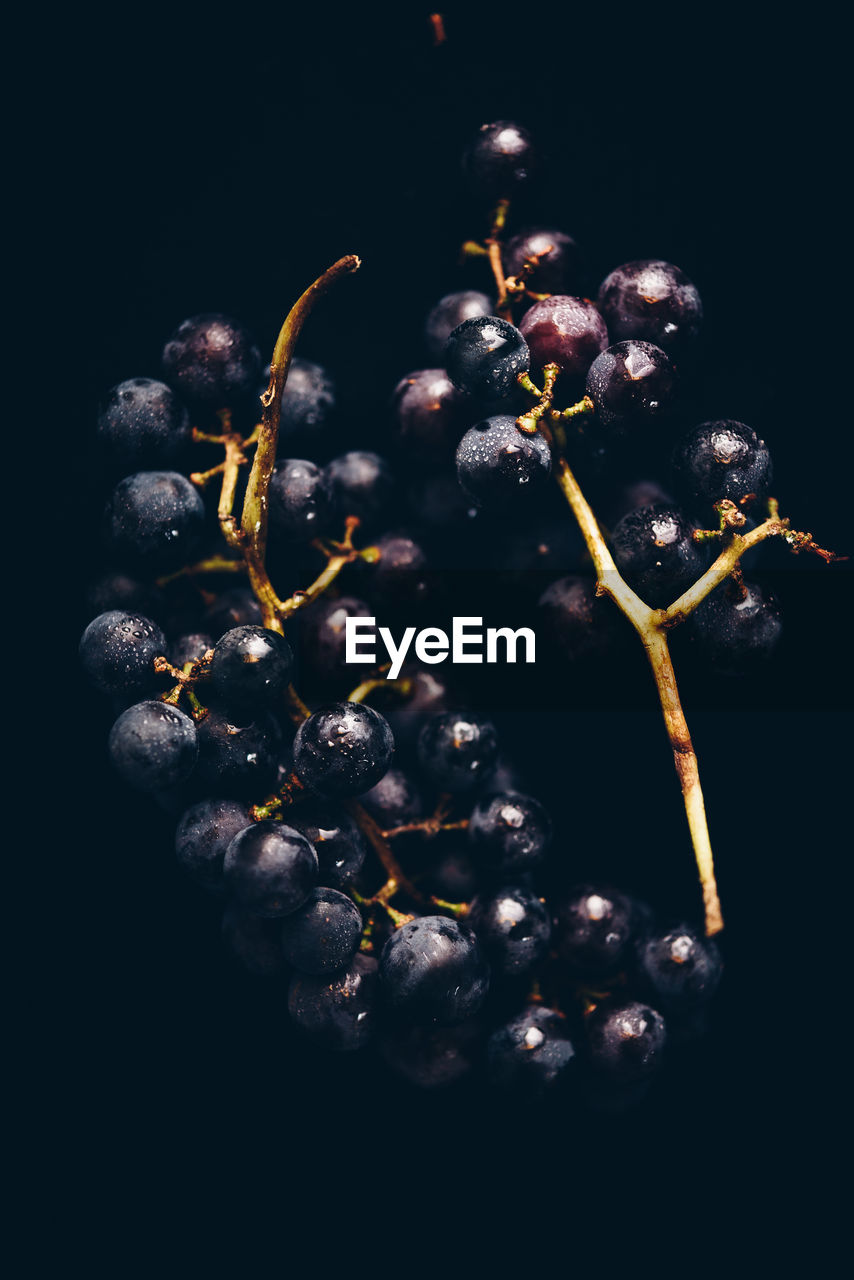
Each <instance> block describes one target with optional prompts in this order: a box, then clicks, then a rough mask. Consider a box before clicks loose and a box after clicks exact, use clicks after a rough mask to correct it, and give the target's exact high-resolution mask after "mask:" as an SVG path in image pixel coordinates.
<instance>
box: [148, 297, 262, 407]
mask: <svg viewBox="0 0 854 1280" xmlns="http://www.w3.org/2000/svg"><path fill="white" fill-rule="evenodd" d="M163 369H164V371H165V374H166V381H167V382H168V383H169V384H170V386H172V387H174V388H175V389H176V391H178V392H179V394H180V395H181V396H182V397H183V398H184V399H185V400H186V401H187V402H188V404H193V405H201V406H204V407H206V408H209V409H228V408H233V407H234V406H235V405H239V404H240V403H241V401H244V400H245V399H246V398H247V397H248V396H250V395H251V393H252V392H253V391H254V390H255V389H256V384H257V382H258V379H259V375H260V372H261V356H260V353H259V351H258V348H257V347H256V346H255V344H254V343H253V341H252V339H251V337H250V336H249V334H248V333H247V332H246V330H245V329H243V328H242V327H241V326H240V325H239V324H238V323H237V322H236V321H235V320H231V319H229V317H228V316H223V315H218V314H209V315H201V316H191V317H190V319H189V320H184V321H183V323H182V324H180V325H179V326H178V328H177V329H176V330H175V332H174V333H173V334H172V337H171V338H170V339H169V341H168V342H167V343H166V346H165V347H164V348H163Z"/></svg>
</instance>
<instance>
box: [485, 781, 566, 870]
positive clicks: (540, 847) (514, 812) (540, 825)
mask: <svg viewBox="0 0 854 1280" xmlns="http://www.w3.org/2000/svg"><path fill="white" fill-rule="evenodd" d="M468 837H469V842H470V844H471V847H472V851H473V853H474V856H475V859H476V861H477V862H478V864H479V865H480V866H481V867H482V868H483V869H484V871H488V872H489V873H490V874H493V875H500V876H508V875H517V874H520V873H521V874H524V873H526V872H528V871H532V870H533V868H534V867H537V866H539V865H540V863H541V862H542V861H543V858H544V857H545V855H546V850H547V849H548V847H549V843H550V841H551V838H552V823H551V818H550V817H549V815H548V814H547V813H546V811H545V809H544V808H543V806H542V805H541V804H540V802H539V800H535V799H534V798H533V796H525V795H520V794H519V792H515V791H506V792H502V793H501V794H499V795H491V796H487V797H486V798H485V799H483V800H479V801H478V802H477V804H476V805H475V807H474V808H473V809H472V812H471V816H470V818H469V825H468Z"/></svg>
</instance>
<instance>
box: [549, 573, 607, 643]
mask: <svg viewBox="0 0 854 1280" xmlns="http://www.w3.org/2000/svg"><path fill="white" fill-rule="evenodd" d="M537 609H538V611H539V614H540V617H541V619H542V623H543V626H542V631H543V636H544V638H545V639H547V640H548V641H550V642H551V643H552V644H553V646H554V647H555V649H557V650H558V652H559V653H560V655H561V657H563V658H566V659H567V661H569V662H579V661H582V660H584V659H585V658H590V657H593V656H594V655H596V656H600V657H601V656H605V655H606V654H608V653H610V652H612V651H613V649H614V648H615V647H616V645H617V644H618V642H619V639H620V636H621V635H622V633H623V628H622V627H621V624H620V616H619V613H618V612H617V610H616V608H615V607H614V605H613V603H612V602H611V601H610V600H608V599H607V598H606V597H603V596H597V595H596V581H595V579H594V578H580V577H577V576H572V575H571V576H570V577H567V578H559V579H558V581H557V582H553V583H552V584H551V586H550V587H547V588H546V590H545V591H544V592H543V594H542V595H541V596H540V599H539V601H538V604H537Z"/></svg>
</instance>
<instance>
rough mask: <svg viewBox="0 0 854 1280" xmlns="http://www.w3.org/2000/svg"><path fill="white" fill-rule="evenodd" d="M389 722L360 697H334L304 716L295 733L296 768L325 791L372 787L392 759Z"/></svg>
mask: <svg viewBox="0 0 854 1280" xmlns="http://www.w3.org/2000/svg"><path fill="white" fill-rule="evenodd" d="M393 754H394V738H393V737H392V732H391V729H390V728H389V727H388V722H387V721H386V720H385V719H384V717H383V716H381V715H380V714H379V712H378V711H374V709H373V707H366V706H365V705H364V704H363V703H361V702H332V703H329V704H327V705H326V706H325V707H319V708H318V709H317V711H315V712H313V713H312V715H310V716H309V717H308V719H307V720H304V721H303V722H302V724H301V725H300V727H299V728H298V729H297V732H296V737H295V738H294V770H295V772H296V774H297V777H298V778H299V779H300V781H301V782H302V783H303V784H304V785H305V786H307V787H311V788H312V789H313V790H314V791H317V792H319V793H320V794H321V795H324V796H329V797H332V798H337V797H339V796H356V795H360V794H361V793H362V792H363V791H367V790H369V788H370V787H372V786H373V785H374V784H375V783H377V782H379V780H380V778H381V777H382V776H383V774H384V773H385V772H386V770H387V769H388V767H389V765H390V764H391V758H392V756H393Z"/></svg>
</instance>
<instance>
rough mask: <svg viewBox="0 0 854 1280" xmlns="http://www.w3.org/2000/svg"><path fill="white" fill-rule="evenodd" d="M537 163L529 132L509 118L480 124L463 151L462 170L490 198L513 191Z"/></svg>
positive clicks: (469, 180)
mask: <svg viewBox="0 0 854 1280" xmlns="http://www.w3.org/2000/svg"><path fill="white" fill-rule="evenodd" d="M537 165H538V156H537V153H536V150H535V148H534V144H533V141H532V139H531V135H530V134H529V133H528V130H527V129H524V128H523V127H522V125H520V124H516V123H515V122H514V121H512V120H495V121H493V122H492V123H491V124H482V125H481V126H480V128H479V129H478V131H477V133H476V134H475V136H474V138H473V139H472V140H471V142H470V143H469V145H468V146H467V147H466V150H465V152H464V154H463V173H464V174H465V177H466V179H467V181H468V183H469V185H470V186H471V187H472V188H473V189H474V190H475V191H477V192H478V193H480V194H482V195H485V196H489V197H490V198H493V199H495V198H496V197H500V196H511V195H513V193H514V192H515V191H518V189H519V188H520V187H521V186H523V185H524V184H525V183H526V182H528V181H529V179H530V178H531V176H532V174H533V173H534V172H535V171H536V169H537Z"/></svg>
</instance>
